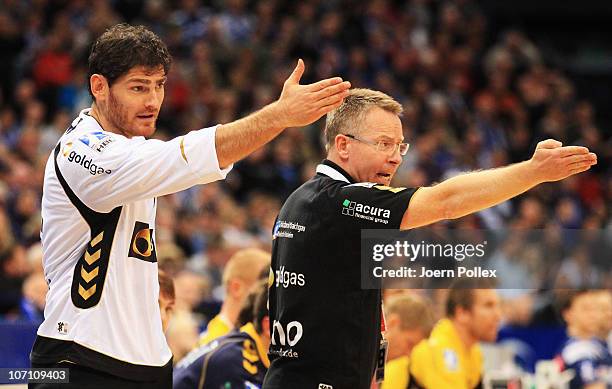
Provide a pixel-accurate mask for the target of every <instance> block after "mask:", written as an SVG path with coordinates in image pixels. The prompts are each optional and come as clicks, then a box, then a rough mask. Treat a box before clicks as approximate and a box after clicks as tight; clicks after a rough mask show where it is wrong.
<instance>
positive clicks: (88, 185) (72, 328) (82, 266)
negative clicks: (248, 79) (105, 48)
mask: <svg viewBox="0 0 612 389" xmlns="http://www.w3.org/2000/svg"><path fill="white" fill-rule="evenodd" d="M215 131H216V128H207V129H202V130H199V131H192V132H190V133H188V134H187V135H185V136H181V137H178V138H175V139H172V140H170V141H168V142H162V141H160V140H153V139H150V140H147V139H145V138H144V137H133V138H126V137H124V136H122V135H118V134H114V133H109V132H106V131H104V130H103V129H102V128H101V127H100V125H99V124H98V122H97V121H96V120H95V119H94V118H93V117H91V116H90V115H89V110H84V111H82V112H81V113H80V115H79V116H78V117H77V118H76V119H75V120H74V122H73V123H72V125H71V127H70V128H69V129H68V130H67V131H66V133H65V134H64V135H63V136H62V137H61V139H60V142H59V143H58V145H57V147H56V148H55V150H54V152H53V153H51V156H50V157H49V160H48V161H47V166H46V169H45V181H44V187H43V198H42V218H43V228H42V232H41V240H42V245H43V263H44V270H45V277H46V279H47V282H48V284H49V291H48V293H47V302H46V306H45V321H44V322H43V323H42V324H41V326H40V328H39V329H38V337H37V340H36V342H35V344H34V348H33V350H32V355H31V357H32V362H34V363H55V362H59V361H61V360H67V361H71V362H74V363H78V364H82V365H85V366H89V367H92V368H95V369H98V370H102V371H106V372H108V373H111V374H114V375H117V376H122V377H125V378H129V379H133V380H139V379H143V380H147V379H151V378H152V377H153V376H155V375H156V374H158V373H159V372H160V371H161V370H162V367H163V366H164V365H166V364H167V363H169V361H170V360H171V357H172V355H171V352H170V349H169V348H168V345H167V344H166V340H165V337H164V334H163V332H162V325H161V318H160V311H159V305H158V296H159V284H158V279H157V257H156V252H155V232H154V225H155V211H156V205H157V204H156V199H155V198H156V197H157V196H163V195H165V194H169V193H174V192H178V191H180V190H183V189H186V188H189V187H191V186H194V185H197V184H204V183H208V182H211V181H215V180H219V179H223V178H225V176H226V175H227V173H228V172H229V170H230V169H231V166H230V167H229V168H227V169H221V168H220V167H219V164H218V160H217V154H216V150H215Z"/></svg>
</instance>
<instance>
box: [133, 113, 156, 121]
mask: <svg viewBox="0 0 612 389" xmlns="http://www.w3.org/2000/svg"><path fill="white" fill-rule="evenodd" d="M136 117H137V118H138V119H142V120H151V119H155V114H152V113H150V114H144V115H136Z"/></svg>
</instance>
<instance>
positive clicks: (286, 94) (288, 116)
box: [274, 59, 351, 128]
mask: <svg viewBox="0 0 612 389" xmlns="http://www.w3.org/2000/svg"><path fill="white" fill-rule="evenodd" d="M303 74H304V61H302V60H301V59H299V60H298V63H297V66H296V67H295V69H294V70H293V72H292V73H291V75H290V76H289V78H287V80H286V81H285V84H284V86H283V91H282V92H281V95H280V98H279V99H278V100H277V101H276V103H275V107H274V108H275V110H276V111H277V112H278V116H277V120H278V121H279V123H278V124H279V127H281V128H286V127H302V126H305V125H308V124H310V123H312V122H314V121H316V120H318V119H319V118H320V117H321V116H323V115H325V114H327V113H328V112H329V111H331V110H333V109H335V108H338V107H339V106H340V104H342V101H344V98H345V97H346V96H348V90H349V88H350V87H351V83H350V82H348V81H342V78H340V77H333V78H328V79H325V80H321V81H319V82H315V83H314V84H308V85H300V79H301V78H302V75H303Z"/></svg>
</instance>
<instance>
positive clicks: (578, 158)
mask: <svg viewBox="0 0 612 389" xmlns="http://www.w3.org/2000/svg"><path fill="white" fill-rule="evenodd" d="M562 161H563V162H565V163H568V164H572V163H576V162H596V161H597V156H596V155H595V153H587V154H571V155H568V156H566V157H563V159H562Z"/></svg>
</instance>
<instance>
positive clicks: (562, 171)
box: [530, 139, 597, 182]
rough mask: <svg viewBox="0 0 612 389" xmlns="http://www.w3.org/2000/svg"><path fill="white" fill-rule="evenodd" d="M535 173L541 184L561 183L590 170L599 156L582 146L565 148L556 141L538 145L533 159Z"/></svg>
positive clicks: (552, 140)
mask: <svg viewBox="0 0 612 389" xmlns="http://www.w3.org/2000/svg"><path fill="white" fill-rule="evenodd" d="M530 162H531V163H533V164H534V168H535V172H536V174H537V175H538V178H539V179H540V181H541V182H550V181H559V180H562V179H564V178H566V177H569V176H571V175H574V174H578V173H581V172H584V171H586V170H589V169H590V168H591V166H593V165H595V164H596V163H597V155H595V153H591V152H590V151H589V149H588V148H586V147H582V146H563V145H562V144H561V142H559V141H556V140H554V139H547V140H543V141H541V142H540V143H538V145H537V147H536V150H535V152H534V153H533V157H531V160H530Z"/></svg>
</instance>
